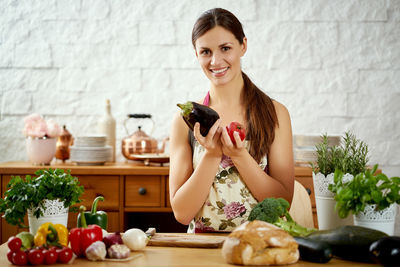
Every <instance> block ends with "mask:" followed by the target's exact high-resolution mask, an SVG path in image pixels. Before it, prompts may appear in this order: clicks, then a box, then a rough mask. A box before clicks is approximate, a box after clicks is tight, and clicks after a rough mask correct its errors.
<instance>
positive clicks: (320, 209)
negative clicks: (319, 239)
mask: <svg viewBox="0 0 400 267" xmlns="http://www.w3.org/2000/svg"><path fill="white" fill-rule="evenodd" d="M333 176H334V174H333V173H330V174H328V175H327V176H325V175H323V174H322V173H320V172H319V173H317V174H315V173H314V172H313V183H314V192H315V204H316V206H317V218H318V229H319V230H328V229H333V228H336V227H339V226H343V225H353V217H352V216H348V217H346V218H344V219H342V218H340V217H339V215H338V213H337V211H336V210H335V205H336V200H335V199H334V196H335V195H334V193H332V192H331V191H329V189H328V186H329V184H333ZM345 177H346V178H344V179H351V174H348V173H346V174H345Z"/></svg>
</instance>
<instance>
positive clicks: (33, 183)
mask: <svg viewBox="0 0 400 267" xmlns="http://www.w3.org/2000/svg"><path fill="white" fill-rule="evenodd" d="M35 175H36V177H31V176H30V175H26V176H25V179H23V178H21V177H20V176H13V177H12V179H11V180H10V182H9V183H8V184H7V191H6V192H5V193H4V199H0V212H1V213H4V215H3V217H4V218H5V219H6V221H7V223H9V224H12V225H18V226H19V227H24V228H25V227H27V226H26V225H24V217H25V214H26V212H27V210H28V209H33V210H34V215H35V216H36V218H39V217H40V216H43V211H42V209H44V208H45V207H44V202H43V200H45V199H49V200H55V199H59V200H60V201H64V207H65V208H68V207H70V206H72V205H74V204H76V203H80V202H81V200H80V199H79V198H80V196H81V195H82V193H83V191H84V188H83V186H81V185H80V183H79V180H78V178H77V177H73V176H72V175H71V174H70V170H68V171H67V172H66V173H65V172H64V170H62V169H56V170H53V169H48V170H38V171H36V172H35Z"/></svg>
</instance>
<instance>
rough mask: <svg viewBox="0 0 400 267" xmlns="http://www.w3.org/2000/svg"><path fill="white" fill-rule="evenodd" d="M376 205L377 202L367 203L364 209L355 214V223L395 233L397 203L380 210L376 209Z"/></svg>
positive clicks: (389, 233)
mask: <svg viewBox="0 0 400 267" xmlns="http://www.w3.org/2000/svg"><path fill="white" fill-rule="evenodd" d="M375 207H376V205H375V204H374V205H367V206H366V207H365V209H364V211H362V212H360V213H358V214H357V215H353V217H354V225H358V226H363V227H367V228H371V229H375V230H379V231H382V232H384V233H386V234H388V235H394V225H395V218H396V210H397V205H396V204H392V205H390V206H389V207H388V208H386V209H383V210H379V211H376V210H375Z"/></svg>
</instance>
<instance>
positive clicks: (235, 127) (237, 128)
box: [226, 121, 246, 144]
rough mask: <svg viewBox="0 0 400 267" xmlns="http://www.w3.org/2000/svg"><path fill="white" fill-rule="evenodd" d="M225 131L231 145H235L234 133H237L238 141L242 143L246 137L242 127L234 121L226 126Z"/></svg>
mask: <svg viewBox="0 0 400 267" xmlns="http://www.w3.org/2000/svg"><path fill="white" fill-rule="evenodd" d="M226 131H227V132H228V134H229V137H230V138H231V141H232V143H233V144H236V140H235V137H234V136H233V133H234V132H238V133H239V137H240V140H242V141H243V140H244V138H245V137H246V130H245V129H244V127H243V125H241V124H240V123H238V122H236V121H233V122H231V123H230V124H229V126H226Z"/></svg>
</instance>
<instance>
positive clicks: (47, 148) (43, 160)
mask: <svg viewBox="0 0 400 267" xmlns="http://www.w3.org/2000/svg"><path fill="white" fill-rule="evenodd" d="M56 149H57V138H46V137H40V138H38V137H27V138H26V150H27V153H28V158H29V161H30V162H32V163H33V164H35V165H49V164H50V162H51V161H52V160H53V158H54V156H55V154H56Z"/></svg>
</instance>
